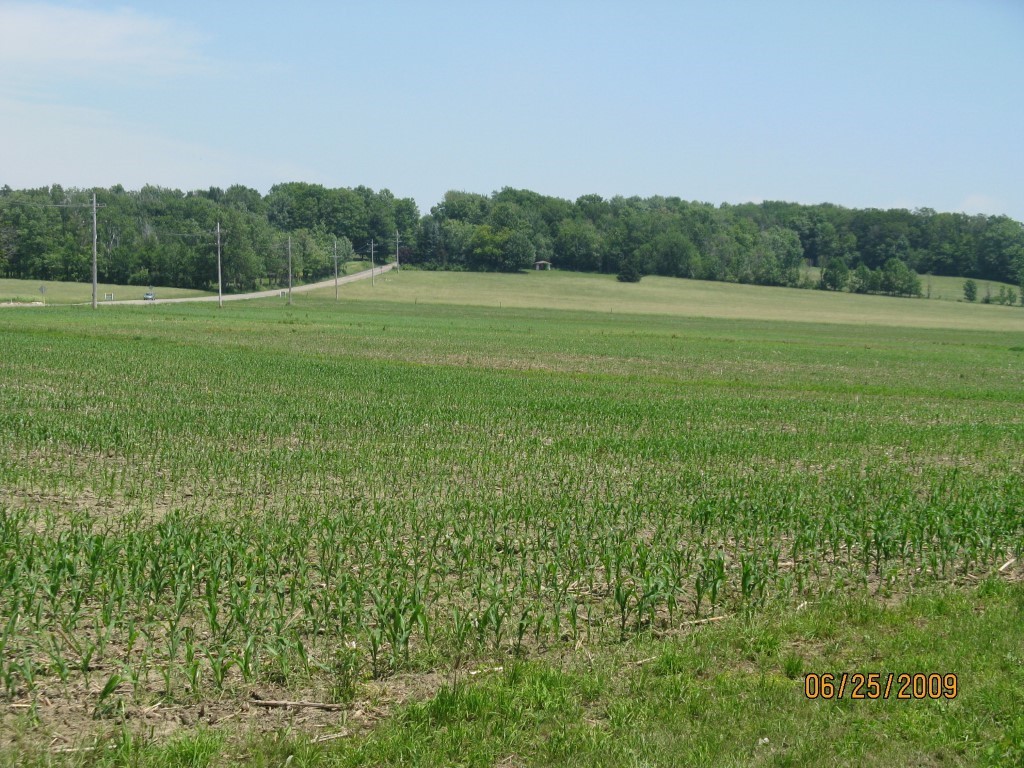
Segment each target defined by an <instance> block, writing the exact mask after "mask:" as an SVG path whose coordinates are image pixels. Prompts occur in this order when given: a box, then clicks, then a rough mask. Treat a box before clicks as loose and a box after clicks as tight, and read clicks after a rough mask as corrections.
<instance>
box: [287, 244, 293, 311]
mask: <svg viewBox="0 0 1024 768" xmlns="http://www.w3.org/2000/svg"><path fill="white" fill-rule="evenodd" d="M291 305H292V236H291V235H288V306H289V307H290V306H291Z"/></svg>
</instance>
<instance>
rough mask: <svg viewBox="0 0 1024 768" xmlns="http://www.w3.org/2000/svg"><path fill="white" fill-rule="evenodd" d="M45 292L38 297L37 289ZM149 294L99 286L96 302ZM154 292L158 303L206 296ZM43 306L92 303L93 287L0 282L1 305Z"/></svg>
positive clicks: (139, 289)
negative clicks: (107, 295) (38, 303)
mask: <svg viewBox="0 0 1024 768" xmlns="http://www.w3.org/2000/svg"><path fill="white" fill-rule="evenodd" d="M40 287H44V288H46V292H45V293H41V292H40V290H39V288H40ZM148 290H149V286H143V285H111V284H109V283H100V284H99V291H98V293H97V298H98V299H99V300H100V301H103V300H104V296H105V295H106V294H108V293H112V294H114V299H115V300H119V299H141V298H142V296H143V294H144V293H146V292H147V291H148ZM153 292H154V293H156V295H157V296H158V297H159V298H161V299H176V298H183V297H186V296H209V295H210V294H209V292H207V291H194V290H191V289H188V288H164V287H161V286H157V287H154V288H153ZM39 301H42V302H45V303H46V304H81V303H85V302H91V301H92V283H64V282H60V281H56V280H8V279H0V304H4V303H7V302H17V303H24V302H39Z"/></svg>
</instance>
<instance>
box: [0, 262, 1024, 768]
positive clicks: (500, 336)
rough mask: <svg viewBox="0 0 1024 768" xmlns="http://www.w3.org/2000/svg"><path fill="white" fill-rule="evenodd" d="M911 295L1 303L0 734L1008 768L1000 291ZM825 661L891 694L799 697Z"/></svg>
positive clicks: (312, 751)
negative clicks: (875, 679) (875, 678)
mask: <svg viewBox="0 0 1024 768" xmlns="http://www.w3.org/2000/svg"><path fill="white" fill-rule="evenodd" d="M546 278H554V280H551V281H548V282H542V280H545V279H546ZM524 285H525V286H531V290H530V291H529V292H526V293H525V294H524V291H523V286H524ZM556 289H557V290H556ZM712 290H713V291H716V292H717V293H716V295H715V296H710V297H709V296H708V294H707V291H712ZM559 293H561V294H562V296H563V298H562V299H559ZM524 295H526V298H524ZM804 295H807V296H808V297H809V298H808V300H811V299H813V300H814V303H813V304H812V305H800V304H799V297H801V296H804ZM702 297H703V298H702ZM837 300H841V301H837ZM702 302H703V303H702ZM581 304H586V306H585V307H584V306H581ZM933 304H935V302H925V301H913V300H898V299H884V298H878V297H854V296H849V297H847V296H831V295H825V294H818V293H814V292H788V291H784V290H781V289H747V288H745V287H742V286H722V287H721V290H720V291H719V287H718V286H716V285H714V284H689V283H685V282H684V281H655V280H651V279H650V278H645V279H644V281H643V282H642V283H641V284H639V285H620V284H618V283H616V282H615V281H614V280H608V279H604V278H594V277H590V276H572V275H558V274H550V275H533V274H531V275H512V276H495V275H451V274H431V273H417V272H403V273H401V274H398V275H391V274H389V275H387V276H385V277H384V278H383V279H378V281H377V284H376V285H375V286H370V285H369V284H368V283H362V284H358V285H351V286H345V287H344V288H343V289H342V301H340V302H337V303H336V302H335V301H334V300H333V291H327V292H326V295H324V296H315V295H305V296H296V299H295V305H294V306H293V307H291V308H289V307H287V306H284V305H282V304H281V303H280V302H279V301H260V302H246V303H238V304H232V305H230V306H226V307H225V308H224V309H222V310H218V309H217V308H216V307H215V306H212V305H203V304H195V305H162V306H154V307H145V308H140V307H105V308H104V311H102V312H95V313H94V312H92V311H91V310H90V309H88V308H84V307H65V308H59V307H54V308H49V309H45V310H43V309H33V310H11V311H8V312H6V313H4V314H3V315H0V331H2V332H0V361H2V362H0V366H2V375H0V404H2V413H3V418H2V419H0V512H2V516H0V546H2V547H3V552H4V558H3V559H2V561H0V633H2V636H0V696H2V697H3V701H2V702H0V713H2V714H0V729H2V730H0V737H2V738H3V747H2V748H0V759H2V760H4V761H6V762H7V763H8V764H11V765H15V764H17V765H32V764H36V765H52V764H72V765H180V764H189V765H229V764H236V763H239V764H262V765H282V764H284V763H285V762H286V761H288V760H291V762H290V763H289V764H290V765H382V764H409V765H411V764H420V765H452V764H460V765H640V764H649V765H688V764H708V763H712V762H713V763H715V764H721V765H749V764H760V765H821V764H823V763H824V764H843V765H845V764H867V765H906V764H912V763H913V764H920V765H931V764H939V763H942V764H944V765H975V764H990V765H1007V764H1013V763H1014V762H1019V761H1020V760H1021V759H1022V758H1024V725H1022V723H1021V719H1020V717H1019V713H1020V712H1021V711H1022V710H1024V641H1022V636H1021V633H1020V616H1021V615H1022V609H1024V589H1022V586H1021V583H1022V575H1024V567H1022V563H1021V562H1020V559H1019V558H1021V556H1022V554H1024V553H1022V549H1024V516H1022V509H1024V486H1022V484H1021V482H1020V478H1021V477H1022V476H1024V459H1022V456H1024V409H1022V407H1021V406H1022V404H1024V387H1022V385H1021V382H1022V381H1024V312H1022V311H1021V310H1019V309H1016V308H1009V307H981V306H963V307H961V306H960V305H955V304H952V303H942V304H941V305H940V306H941V307H942V308H943V310H944V312H945V317H944V318H943V317H940V316H936V315H933V314H931V306H932V305H933ZM773 306H774V309H772V307H773ZM876 308H877V317H878V318H881V320H879V319H876V320H875V322H872V319H873V317H874V316H873V314H872V313H873V312H875V311H876ZM961 309H962V310H964V311H965V313H964V314H959V312H960V310H961ZM954 311H955V312H954ZM743 312H746V313H747V314H746V315H745V316H744V315H743V314H742V313H743ZM730 313H734V314H730ZM829 313H831V314H829ZM826 318H827V319H829V320H830V321H829V322H823V319H826ZM840 318H846V320H845V321H841V320H840ZM883 320H884V322H883ZM843 672H850V673H854V672H860V673H864V674H869V673H876V672H877V673H881V674H882V675H883V677H882V680H883V681H884V680H885V677H884V676H885V675H888V674H889V673H893V674H895V675H898V674H900V673H907V674H910V675H915V674H918V675H924V677H923V678H921V680H922V685H923V686H924V688H922V689H921V690H920V691H919V692H920V693H921V695H920V696H916V695H915V692H914V689H913V686H910V687H909V688H908V689H907V690H906V691H905V692H906V693H907V696H908V697H907V698H905V699H901V698H898V696H897V694H898V693H899V690H900V687H901V686H900V685H899V683H898V681H897V684H896V685H894V687H893V689H892V691H891V696H890V698H889V699H888V700H884V701H869V700H856V699H854V698H853V693H854V691H853V687H854V686H852V685H851V686H850V689H849V690H845V692H844V695H843V696H842V698H838V699H837V697H836V695H835V693H836V692H835V691H834V692H833V695H832V697H831V698H823V697H822V696H821V695H819V696H818V698H816V699H809V698H808V697H807V696H806V695H805V693H806V692H807V691H808V690H809V689H808V688H806V687H805V685H806V683H807V679H808V676H811V679H812V680H816V679H817V678H814V677H813V676H814V675H817V674H822V673H836V674H841V673H843ZM953 675H955V676H956V677H955V678H953V677H952V676H953ZM929 685H932V686H933V688H932V689H930V688H929V687H928V686H929ZM812 692H813V691H812ZM819 694H820V691H819ZM932 694H934V695H932ZM289 702H290V703H289ZM275 703H276V704H275ZM308 704H316V705H318V706H316V707H311V706H304V705H308Z"/></svg>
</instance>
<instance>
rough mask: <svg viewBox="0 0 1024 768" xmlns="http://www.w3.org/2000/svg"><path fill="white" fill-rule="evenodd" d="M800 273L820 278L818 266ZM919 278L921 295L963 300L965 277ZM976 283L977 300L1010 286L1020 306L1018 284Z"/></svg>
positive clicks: (976, 281)
mask: <svg viewBox="0 0 1024 768" xmlns="http://www.w3.org/2000/svg"><path fill="white" fill-rule="evenodd" d="M801 274H805V275H807V276H808V277H809V278H811V279H812V280H814V281H817V280H820V279H821V269H819V268H818V267H804V268H803V271H802V273H801ZM918 278H920V280H921V296H922V298H925V299H931V300H933V301H959V302H962V301H963V300H964V283H965V282H966V281H967V279H968V278H966V277H946V276H941V275H918ZM974 282H975V283H976V284H977V285H978V301H979V302H980V301H981V298H982V297H983V296H984V295H985V292H986V290H988V291H990V292H991V295H992V297H993V298H994V297H995V296H996V295H998V293H999V289H1000V288H1001V287H1002V288H1012V289H1013V291H1014V293H1016V294H1017V305H1018V306H1020V304H1019V302H1020V286H1019V285H1011V284H1009V283H1000V282H998V281H995V280H975V281H974Z"/></svg>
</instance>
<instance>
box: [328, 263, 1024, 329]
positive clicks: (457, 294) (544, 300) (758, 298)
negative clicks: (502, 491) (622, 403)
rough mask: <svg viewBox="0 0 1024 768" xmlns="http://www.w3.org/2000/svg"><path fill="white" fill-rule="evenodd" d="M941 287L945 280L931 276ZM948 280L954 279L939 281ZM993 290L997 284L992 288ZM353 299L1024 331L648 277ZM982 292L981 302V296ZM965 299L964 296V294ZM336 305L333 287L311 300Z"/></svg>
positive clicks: (791, 293) (394, 292)
mask: <svg viewBox="0 0 1024 768" xmlns="http://www.w3.org/2000/svg"><path fill="white" fill-rule="evenodd" d="M933 280H935V281H939V280H940V278H933ZM941 280H943V281H950V280H955V278H941ZM994 285H995V284H994ZM348 290H349V292H350V293H348V294H347V296H348V297H349V298H351V299H370V298H373V299H375V300H379V301H394V302H397V303H401V304H407V303H412V304H424V303H427V304H456V305H469V306H480V307H491V308H495V309H498V308H502V309H505V308H508V309H511V308H520V309H571V310H582V311H588V312H596V313H599V314H601V313H616V312H617V313H620V314H638V315H649V314H655V315H666V316H670V317H715V318H731V319H749V320H795V321H804V322H813V323H829V324H834V323H839V324H843V325H850V324H852V325H870V326H877V325H883V326H897V327H914V328H960V329H976V330H1001V331H1018V332H1021V331H1024V307H1021V306H1020V305H1019V304H1018V305H1016V306H1013V307H1008V306H993V305H982V304H966V303H956V302H952V301H939V300H936V299H932V300H930V301H929V300H927V299H907V298H895V297H891V296H874V295H872V296H862V295H855V294H851V293H834V292H831V291H818V290H806V289H799V288H765V287H762V286H755V285H737V284H733V283H717V282H708V281H702V280H681V279H678V278H673V277H654V276H648V277H645V278H643V280H642V281H641V282H639V283H636V284H625V285H624V284H622V283H619V282H618V281H616V279H615V278H614V277H613V276H610V275H595V274H579V273H572V272H546V271H544V272H540V271H531V272H524V273H521V274H517V275H502V274H493V273H491V274H488V273H479V272H474V273H457V272H420V271H415V270H408V269H406V270H403V271H402V272H399V273H395V272H392V273H389V274H388V275H386V276H385V277H384V278H383V279H382V280H379V281H377V284H376V285H375V286H372V287H371V286H370V285H369V283H360V284H359V285H353V286H351V287H350V288H349V289H348ZM983 292H984V290H983V288H982V289H980V290H979V296H980V295H983ZM961 293H962V292H961ZM317 294H318V295H319V296H320V297H323V298H327V297H328V296H330V298H332V299H333V297H334V293H333V289H325V290H322V291H318V292H314V295H317Z"/></svg>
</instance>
